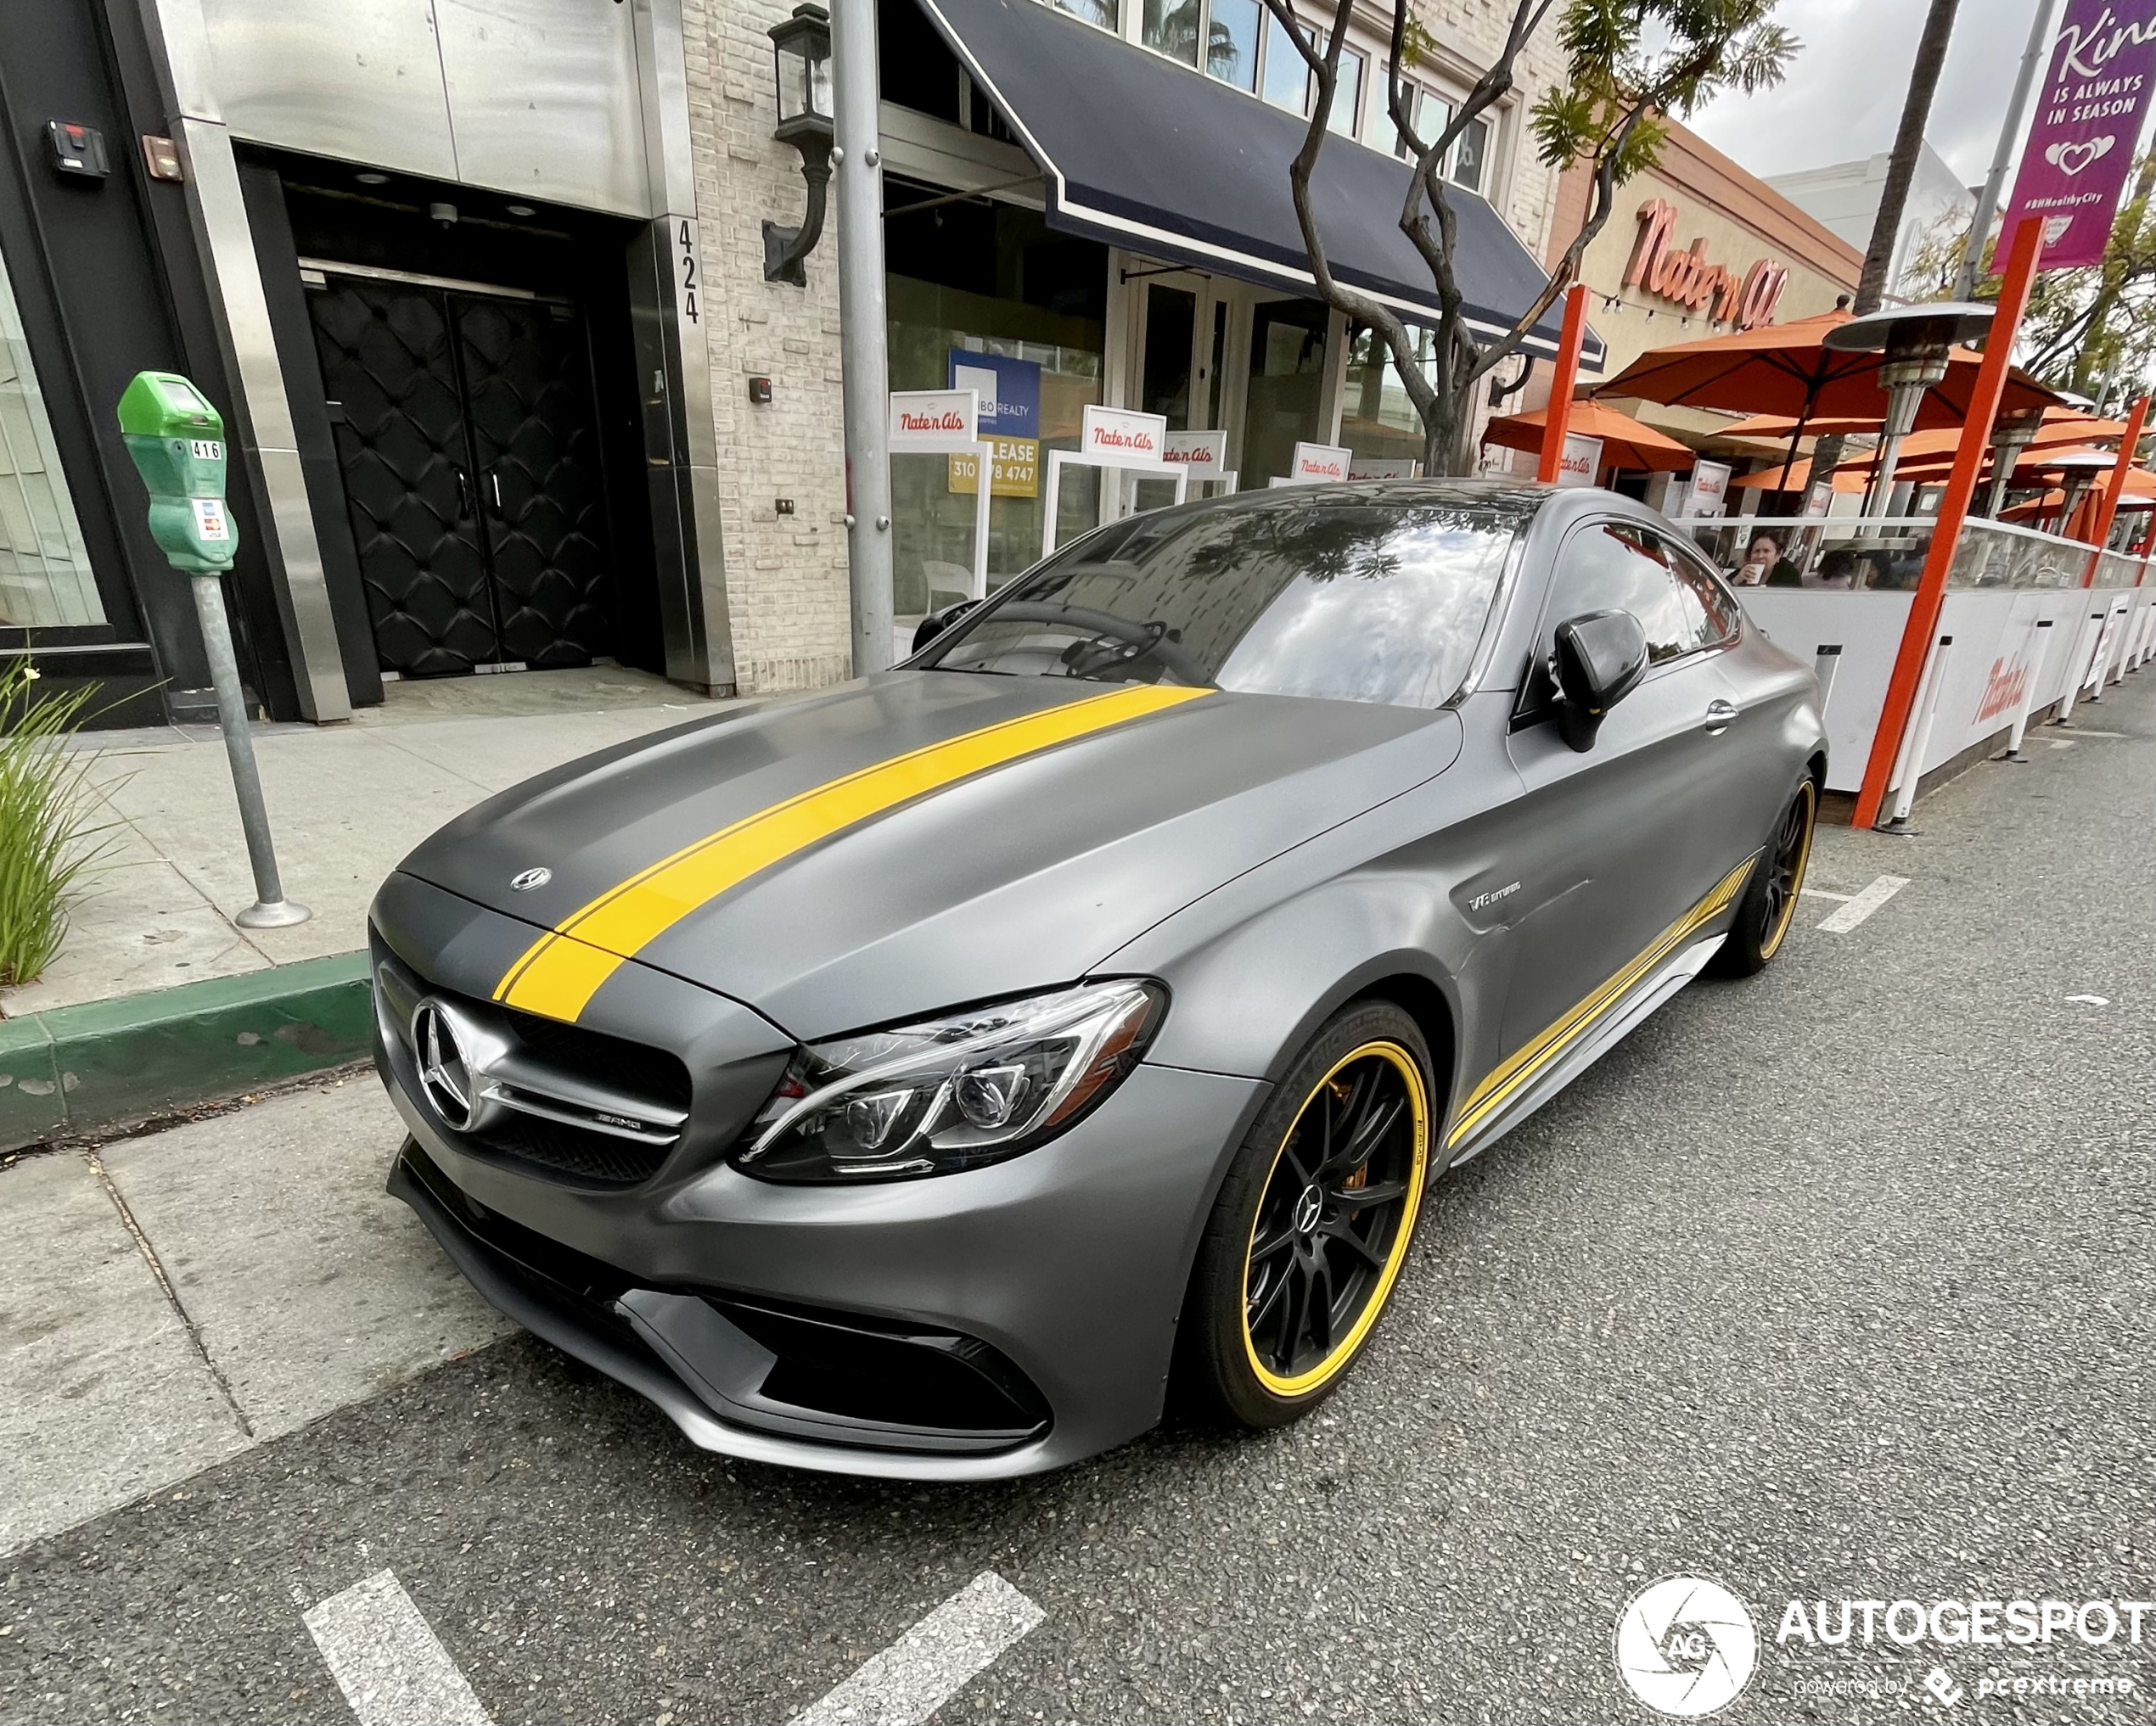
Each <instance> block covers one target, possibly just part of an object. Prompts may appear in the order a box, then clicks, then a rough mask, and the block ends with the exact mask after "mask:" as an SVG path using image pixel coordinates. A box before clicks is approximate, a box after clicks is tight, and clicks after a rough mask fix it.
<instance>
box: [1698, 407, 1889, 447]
mask: <svg viewBox="0 0 2156 1726" xmlns="http://www.w3.org/2000/svg"><path fill="white" fill-rule="evenodd" d="M1885 414H1886V409H1885V408H1884V407H1882V408H1880V410H1879V411H1878V412H1877V413H1872V414H1844V415H1841V416H1839V417H1833V416H1829V415H1826V414H1817V413H1815V414H1814V415H1812V417H1811V418H1810V419H1808V420H1806V421H1805V423H1804V431H1805V436H1806V437H1808V438H1850V437H1855V438H1867V437H1877V436H1878V433H1879V428H1880V426H1881V424H1882V423H1884V417H1885ZM1796 429H1797V423H1796V421H1795V420H1794V419H1792V418H1791V417H1789V416H1788V414H1786V413H1755V414H1754V415H1753V416H1752V417H1750V418H1749V419H1740V420H1738V422H1737V423H1735V424H1734V425H1726V426H1722V427H1721V428H1719V429H1717V430H1716V431H1715V436H1716V437H1718V438H1774V439H1777V440H1778V439H1781V438H1786V437H1788V436H1790V435H1791V434H1794V432H1795V430H1796Z"/></svg>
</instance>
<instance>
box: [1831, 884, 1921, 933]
mask: <svg viewBox="0 0 2156 1726" xmlns="http://www.w3.org/2000/svg"><path fill="white" fill-rule="evenodd" d="M1908 884H1909V882H1908V877H1906V876H1901V875H1882V876H1879V877H1876V878H1875V879H1874V880H1873V881H1872V884H1871V885H1870V886H1869V887H1867V888H1865V889H1864V891H1863V892H1861V893H1860V894H1857V895H1856V898H1854V899H1850V902H1849V903H1848V904H1847V905H1844V906H1843V907H1842V908H1841V909H1840V910H1839V911H1830V912H1829V913H1828V915H1827V916H1823V917H1822V918H1821V919H1820V920H1819V927H1821V928H1822V929H1824V930H1826V932H1827V933H1828V934H1830V935H1846V934H1847V933H1849V932H1850V930H1851V929H1853V928H1855V927H1856V926H1857V925H1858V924H1859V923H1861V922H1863V921H1864V919H1865V918H1867V917H1868V916H1871V915H1872V912H1873V911H1877V910H1878V908H1879V907H1880V906H1881V905H1884V904H1885V903H1886V902H1887V901H1888V900H1889V899H1892V898H1893V897H1894V896H1895V894H1897V893H1899V892H1901V889H1902V888H1905V887H1906V886H1907V885H1908Z"/></svg>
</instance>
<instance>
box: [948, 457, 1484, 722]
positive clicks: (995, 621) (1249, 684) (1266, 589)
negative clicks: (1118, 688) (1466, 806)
mask: <svg viewBox="0 0 2156 1726" xmlns="http://www.w3.org/2000/svg"><path fill="white" fill-rule="evenodd" d="M1523 522H1524V515H1523V514H1522V513H1521V512H1520V511H1519V508H1518V507H1508V506H1506V505H1503V504H1498V503H1489V502H1463V501H1459V500H1456V499H1448V500H1442V501H1436V500H1433V501H1426V502H1384V503H1375V502H1361V501H1358V500H1355V499H1346V500H1337V501H1336V500H1330V499H1328V500H1325V501H1322V502H1318V501H1311V500H1298V501H1297V502H1293V503H1289V502H1285V501H1284V500H1283V501H1282V502H1272V503H1266V504H1262V505H1259V506H1257V507H1240V508H1229V509H1224V510H1204V511H1198V512H1193V513H1184V512H1181V511H1177V512H1174V513H1160V514H1153V515H1140V516H1134V517H1132V518H1130V519H1129V520H1127V521H1122V522H1118V523H1116V524H1114V525H1112V526H1110V527H1107V528H1103V529H1102V530H1100V531H1099V532H1098V533H1096V534H1092V535H1088V536H1087V537H1086V538H1085V539H1083V540H1081V541H1079V542H1078V543H1077V544H1076V545H1075V546H1071V548H1070V550H1069V551H1068V552H1064V553H1062V554H1061V555H1059V556H1058V557H1055V558H1051V559H1050V560H1049V561H1048V562H1047V563H1043V564H1042V565H1041V566H1040V567H1039V568H1038V569H1034V570H1032V571H1030V573H1029V574H1025V575H1022V576H1020V577H1019V579H1018V580H1015V581H1013V582H1012V583H1011V584H1010V585H1009V586H1008V587H1006V588H1005V589H1004V590H1003V591H1002V592H1001V593H1000V594H998V595H997V597H995V599H994V600H992V601H991V602H990V603H989V604H987V605H986V606H985V607H983V608H981V609H980V611H979V612H978V613H976V614H974V615H973V616H972V617H969V618H967V619H963V621H961V622H960V623H959V624H958V625H956V626H955V627H954V628H952V630H950V631H949V632H948V633H947V634H946V635H945V636H943V637H942V638H941V639H940V640H938V641H936V642H932V643H931V644H930V645H929V647H928V648H927V649H926V651H925V652H924V653H923V655H922V656H921V658H920V659H919V660H918V662H917V663H918V664H921V665H923V666H935V667H940V669H942V670H946V671H985V672H993V673H997V674H1000V675H1005V676H1016V677H1080V678H1087V679H1091V680H1092V681H1098V682H1109V683H1114V682H1144V683H1180V684H1187V685H1193V686H1204V687H1210V688H1218V689H1232V690H1241V691H1244V692H1249V693H1252V694H1263V695H1304V696H1317V697H1322V698H1328V699H1330V700H1334V701H1369V702H1382V703H1388V704H1391V705H1395V706H1403V707H1435V706H1438V705H1439V704H1440V703H1443V702H1445V701H1446V700H1449V699H1450V698H1451V697H1452V695H1453V694H1454V693H1456V692H1457V691H1458V689H1459V687H1460V684H1461V682H1462V681H1463V679H1464V678H1465V677H1466V675H1467V670H1468V660H1469V659H1470V658H1472V657H1473V655H1474V645H1475V642H1476V641H1477V640H1478V639H1479V636H1480V635H1481V633H1482V626H1483V623H1484V620H1485V619H1486V618H1487V617H1488V616H1489V613H1490V604H1491V599H1492V598H1493V597H1495V595H1496V591H1497V584H1498V580H1499V579H1500V578H1501V577H1502V574H1503V573H1504V567H1505V558H1506V556H1507V554H1508V552H1509V551H1510V550H1511V547H1512V543H1513V537H1514V535H1515V534H1516V533H1517V531H1518V530H1519V527H1520V526H1521V524H1523Z"/></svg>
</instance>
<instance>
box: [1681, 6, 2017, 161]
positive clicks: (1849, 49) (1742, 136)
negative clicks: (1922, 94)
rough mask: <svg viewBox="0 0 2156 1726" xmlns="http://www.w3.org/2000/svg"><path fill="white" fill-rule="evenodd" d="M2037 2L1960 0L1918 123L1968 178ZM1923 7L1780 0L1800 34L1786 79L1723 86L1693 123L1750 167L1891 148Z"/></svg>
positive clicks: (1991, 140) (1989, 134) (1990, 143)
mask: <svg viewBox="0 0 2156 1726" xmlns="http://www.w3.org/2000/svg"><path fill="white" fill-rule="evenodd" d="M2036 3H2037V0H1961V6H1960V9H1959V11H1958V12H1957V14H1956V15H1955V19H1954V35H1953V39H1952V42H1951V46H1950V47H1949V48H1948V49H1947V51H1946V65H1945V70H1944V71H1943V72H1942V73H1941V74H1940V80H1939V91H1938V93H1937V94H1936V95H1935V96H1934V98H1932V104H1931V121H1930V124H1929V126H1927V127H1926V128H1925V130H1926V133H1927V135H1928V136H1929V138H1930V140H1931V144H1932V148H1933V149H1935V150H1937V151H1938V152H1939V153H1940V154H1941V155H1942V156H1944V157H1945V159H1946V160H1947V162H1948V163H1949V164H1950V165H1951V166H1952V168H1953V170H1954V171H1955V172H1956V174H1957V175H1958V176H1959V177H1960V178H1961V181H1962V184H1963V185H1965V186H1974V185H1976V184H1978V183H1979V182H1981V181H1982V180H1983V178H1984V176H1985V172H1986V171H1988V170H1989V169H1990V165H1991V152H1992V151H1993V149H1996V147H1997V144H1998V141H1999V125H2000V121H2001V120H2002V118H2003V117H2004V115H2005V112H2006V105H2007V98H2008V97H2010V96H2011V95H2012V94H2013V80H2014V74H2015V73H2016V72H2017V71H2018V70H2019V69H2020V65H2021V56H2022V53H2023V51H2024V49H2025V48H2027V47H2028V45H2029V26H2030V23H2031V21H2032V20H2034V18H2035V6H2036ZM1928 9H1929V7H1928V5H1927V3H1926V0H1782V3H1781V4H1780V5H1779V6H1778V7H1777V8H1776V13H1775V15H1776V16H1777V18H1778V19H1779V20H1781V21H1782V22H1783V24H1784V25H1787V26H1788V28H1789V29H1790V30H1792V31H1794V32H1795V33H1796V36H1797V38H1798V40H1799V41H1800V42H1802V43H1803V44H1804V47H1803V49H1802V50H1801V52H1799V53H1798V55H1797V57H1796V59H1795V60H1794V62H1792V63H1791V64H1790V67H1789V74H1788V78H1787V80H1786V81H1784V82H1783V83H1782V84H1780V85H1779V86H1777V87H1776V88H1774V89H1772V90H1769V91H1766V92H1762V93H1760V94H1758V95H1755V96H1734V95H1731V96H1724V97H1722V98H1720V99H1719V100H1717V101H1715V103H1714V104H1711V105H1710V106H1709V107H1707V108H1704V109H1701V110H1700V111H1699V112H1698V114H1697V115H1694V116H1693V119H1692V120H1691V121H1690V125H1691V126H1692V129H1693V131H1694V132H1698V133H1699V134H1700V136H1701V137H1704V138H1705V139H1706V140H1707V142H1708V143H1710V144H1712V145H1714V147H1715V149H1718V150H1721V152H1722V153H1723V154H1725V155H1728V156H1732V157H1734V158H1735V159H1736V160H1738V162H1740V163H1742V164H1743V165H1744V166H1745V167H1747V168H1749V169H1750V170H1751V171H1752V172H1754V173H1755V174H1759V175H1768V174H1788V173H1794V172H1795V171H1798V170H1799V169H1802V168H1819V167H1824V166H1826V165H1828V163H1830V162H1845V161H1849V160H1853V159H1855V158H1857V157H1860V156H1870V155H1872V154H1876V153H1877V152H1878V151H1880V150H1884V149H1891V148H1892V147H1893V144H1894V132H1895V127H1896V126H1899V125H1900V124H1901V102H1902V98H1903V97H1904V96H1905V95H1906V94H1907V92H1908V86H1909V79H1908V71H1909V68H1910V67H1911V65H1912V64H1913V63H1914V62H1915V60H1916V58H1917V36H1918V34H1919V33H1920V32H1921V31H1922V30H1923V22H1924V14H1925V13H1926V11H1927V10H1928ZM2052 9H2053V12H2054V14H2056V13H2057V11H2058V7H2057V6H2056V5H2054V7H2053V8H2052ZM2038 76H2040V77H2041V76H2042V74H2041V71H2040V72H2039V74H2038ZM2010 183H2011V182H2010Z"/></svg>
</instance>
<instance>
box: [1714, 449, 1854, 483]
mask: <svg viewBox="0 0 2156 1726" xmlns="http://www.w3.org/2000/svg"><path fill="white" fill-rule="evenodd" d="M1782 475H1783V463H1782V462H1775V463H1774V464H1773V465H1772V466H1771V467H1766V468H1760V470H1759V472H1758V473H1756V474H1744V475H1743V477H1742V478H1740V479H1732V480H1731V481H1730V482H1729V483H1730V484H1731V485H1734V486H1735V487H1737V488H1738V490H1740V491H1802V490H1805V489H1806V488H1807V487H1808V486H1810V485H1811V457H1809V456H1799V457H1797V459H1796V460H1795V461H1794V462H1789V463H1788V476H1789V477H1788V479H1783V477H1782ZM1834 490H1837V491H1847V492H1861V491H1862V490H1864V470H1863V469H1862V468H1850V467H1837V468H1835V469H1834Z"/></svg>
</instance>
